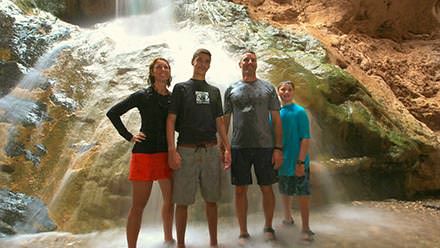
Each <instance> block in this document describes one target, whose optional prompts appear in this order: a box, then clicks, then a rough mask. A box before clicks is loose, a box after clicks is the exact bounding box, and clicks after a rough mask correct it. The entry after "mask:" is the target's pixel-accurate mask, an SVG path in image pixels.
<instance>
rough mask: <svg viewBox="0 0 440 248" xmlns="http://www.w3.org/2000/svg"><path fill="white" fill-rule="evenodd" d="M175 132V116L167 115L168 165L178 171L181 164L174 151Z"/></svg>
mask: <svg viewBox="0 0 440 248" xmlns="http://www.w3.org/2000/svg"><path fill="white" fill-rule="evenodd" d="M175 130H176V115H175V114H171V113H170V114H168V117H167V143H168V165H169V166H170V168H171V169H173V170H176V169H179V168H180V164H181V158H180V155H179V154H178V153H177V151H176V144H175V142H174V140H175V137H174V132H175Z"/></svg>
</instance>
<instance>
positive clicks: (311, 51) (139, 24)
mask: <svg viewBox="0 0 440 248" xmlns="http://www.w3.org/2000/svg"><path fill="white" fill-rule="evenodd" d="M119 2H121V1H119ZM176 4H177V6H176V8H175V9H173V8H171V6H174V5H169V4H168V5H166V6H165V7H162V8H156V9H154V11H147V12H148V14H139V15H135V16H126V17H123V18H119V19H116V20H115V21H113V22H109V23H103V24H100V25H98V26H97V27H96V28H93V29H87V30H86V29H83V30H78V31H75V32H73V33H72V38H71V39H70V40H68V41H67V42H66V43H65V45H66V47H65V49H63V50H62V51H61V53H60V54H59V57H58V60H57V61H56V63H55V64H54V65H52V66H50V67H49V68H47V67H46V69H45V70H44V75H45V77H47V78H48V79H49V80H51V82H53V84H51V86H50V87H49V88H48V90H47V91H42V90H37V94H36V95H33V97H34V98H38V99H39V100H41V101H42V102H46V103H49V104H47V106H48V109H47V113H48V115H49V116H50V117H51V118H52V120H51V121H43V122H42V123H41V124H39V125H38V127H37V128H35V129H32V130H28V129H23V128H22V127H20V126H19V127H18V129H20V130H22V138H23V139H24V140H26V141H25V142H23V146H24V149H25V148H26V147H29V146H31V145H32V143H34V142H38V143H42V144H44V145H45V146H46V147H47V150H48V154H47V155H46V156H45V157H44V158H43V160H42V166H41V167H40V169H39V170H38V171H35V170H34V169H33V167H31V168H30V167H29V166H28V164H27V163H26V162H24V161H23V160H14V161H12V160H11V159H10V158H6V156H4V159H3V160H2V161H6V162H7V163H11V164H13V165H14V168H17V169H16V170H15V172H14V174H12V176H11V178H10V180H9V181H10V182H11V183H10V184H9V185H19V186H16V187H20V188H21V190H22V191H25V192H30V193H32V194H35V195H39V196H40V197H41V198H42V199H43V200H44V201H45V202H47V203H50V211H51V214H52V216H53V217H54V219H55V220H56V222H57V224H58V225H59V226H60V227H61V230H68V231H72V232H87V231H91V230H96V229H107V228H112V227H115V226H123V225H124V224H125V219H126V213H127V210H128V207H129V205H130V185H129V182H128V181H127V174H128V161H129V156H130V144H127V142H125V141H124V140H123V139H122V138H120V137H119V136H118V134H117V133H116V132H115V130H114V129H113V127H112V126H111V124H110V123H109V121H108V120H107V118H106V117H105V115H104V113H105V112H106V111H107V109H108V108H109V107H110V106H111V105H113V104H114V103H115V102H117V101H119V100H121V99H123V98H125V97H126V96H127V95H129V94H130V93H132V92H134V91H136V90H138V89H140V88H142V87H145V86H146V83H145V82H146V78H147V76H148V68H147V67H148V64H149V63H150V61H151V60H152V59H153V58H155V57H157V56H162V57H165V58H168V59H169V60H170V61H171V67H172V76H173V83H176V82H179V81H184V80H187V79H188V78H189V77H190V76H191V71H192V67H191V64H190V58H191V56H192V53H193V52H194V50H195V49H197V48H199V47H205V48H208V49H209V50H211V52H212V54H213V58H212V59H213V60H212V64H211V68H210V70H209V71H208V75H207V80H208V81H209V82H211V83H213V84H214V85H216V86H218V87H219V88H220V89H222V90H224V89H225V88H226V87H227V85H229V84H230V83H231V82H233V81H235V80H237V79H239V78H240V72H239V68H238V66H237V62H238V57H239V54H240V52H241V51H242V50H243V49H245V48H252V49H254V50H255V51H256V52H257V54H258V55H259V75H260V77H262V78H265V79H270V80H272V81H274V82H278V81H280V80H281V79H293V80H295V81H297V82H298V93H299V99H300V101H301V102H302V103H304V104H305V105H306V106H307V107H308V108H310V109H311V112H312V114H313V115H314V116H317V118H316V121H315V123H317V125H318V126H319V127H321V128H322V129H327V128H329V129H330V130H329V131H327V130H326V131H327V132H329V133H330V134H335V136H337V135H340V134H341V133H342V134H343V135H342V136H343V137H334V140H332V141H331V142H330V143H325V142H324V141H325V139H326V138H325V135H327V133H324V134H323V136H322V137H321V138H322V140H323V142H322V143H325V144H322V145H321V148H322V149H320V150H322V151H324V152H325V153H326V154H325V155H326V156H329V155H331V154H338V155H340V156H341V157H342V158H344V157H362V156H376V155H377V154H375V152H376V150H375V148H376V147H381V148H382V149H383V150H384V151H385V152H384V153H387V152H388V150H387V149H390V150H392V151H393V152H394V153H393V155H395V156H396V157H397V158H399V159H400V158H401V156H402V155H401V154H402V153H405V152H406V151H407V150H405V149H406V147H405V146H404V145H405V144H409V145H408V146H410V145H412V144H413V143H412V142H413V141H411V140H410V139H407V138H405V137H403V136H402V137H401V134H400V132H397V131H395V124H394V123H393V122H392V121H390V120H388V119H386V118H385V117H381V116H379V117H377V115H375V113H376V112H378V111H382V110H381V109H380V107H377V106H376V105H375V104H376V103H374V102H373V101H371V100H369V98H368V94H366V92H365V91H364V90H363V89H362V88H361V87H359V85H357V82H355V80H353V79H352V78H351V77H350V76H349V75H347V74H346V73H345V72H343V71H341V70H340V69H338V68H336V67H334V66H332V65H330V64H328V63H327V59H326V53H325V50H324V49H323V48H322V47H321V46H320V44H319V42H317V41H316V40H314V39H313V38H311V37H309V36H307V35H303V34H292V33H288V32H284V31H281V30H277V29H275V28H273V27H270V26H267V25H264V24H260V23H254V22H252V21H251V20H250V19H249V18H248V16H247V14H246V11H245V9H244V8H243V7H241V6H238V5H233V4H231V3H228V2H226V1H181V2H179V3H176ZM167 11H170V12H167ZM170 16H174V18H175V22H170V23H169V24H167V25H166V26H165V27H164V26H161V27H160V28H159V29H158V28H157V25H156V24H158V23H162V20H164V19H165V20H173V18H170ZM153 23H154V24H155V25H152V24H153ZM329 85H330V86H329ZM60 93H62V94H63V97H67V98H68V99H72V100H74V101H75V102H76V103H77V104H76V106H77V107H76V108H74V109H71V110H69V109H68V108H64V107H63V106H62V104H60V105H55V104H56V103H57V100H54V99H55V98H51V96H54V95H56V94H60ZM312 96H313V100H312V99H311V97H312ZM63 97H61V98H63ZM7 102H9V100H8V101H7ZM67 102H69V101H67ZM329 102H330V103H329ZM52 103H53V104H52ZM6 105H7V103H6ZM347 109H351V110H352V111H351V113H354V114H352V115H350V116H349V117H350V118H347V112H346V110H347ZM358 113H362V115H361V116H359V114H358ZM371 113H373V114H371ZM381 113H382V112H381ZM362 118H364V119H366V120H367V121H366V122H360V120H363V119H362ZM380 118H383V119H385V120H384V121H382V120H380ZM353 120H355V121H353ZM124 121H125V123H127V125H128V126H129V129H130V130H131V131H132V132H135V131H136V130H137V129H138V125H139V118H138V114H137V113H136V111H131V112H130V113H127V114H126V115H125V116H124ZM343 121H346V122H343ZM381 121H382V122H381ZM333 122H335V123H336V124H332V123H333ZM346 123H348V124H346ZM382 123H385V125H383V124H382ZM338 124H340V126H341V127H334V126H337V125H338ZM326 125H327V126H326ZM344 125H345V126H344ZM329 126H330V127H329ZM6 127H8V128H9V127H10V125H9V124H8V125H7V126H6ZM359 127H360V128H362V131H363V132H365V133H361V134H359V133H356V132H354V133H353V130H357V128H359ZM343 128H346V129H343ZM387 128H388V129H387ZM376 129H380V130H379V131H377V130H376ZM375 130H376V131H375ZM390 130H391V131H392V132H394V133H393V135H395V136H393V137H392V138H395V139H398V140H399V142H401V143H399V144H395V143H393V140H392V139H391V138H387V137H388V136H387V135H389V133H390V132H391V131H390ZM380 135H382V136H384V138H382V139H379V138H377V139H373V140H372V142H371V144H358V145H359V146H360V148H359V149H356V147H351V146H352V144H353V143H356V142H357V143H359V142H358V140H355V139H354V138H358V137H364V136H371V137H373V138H374V137H377V136H380ZM396 137H397V138H396ZM340 140H342V141H343V142H339V141H340ZM390 140H391V141H390ZM350 142H351V143H350ZM405 142H406V143H405ZM335 143H341V144H338V145H341V147H337V148H334V149H330V148H329V147H330V146H332V148H333V146H335ZM402 143H403V145H401V144H402ZM78 147H83V148H84V147H85V148H84V149H85V151H84V150H83V149H78ZM390 147H391V148H390ZM346 148H347V149H346ZM383 156H385V157H386V155H383ZM324 157H325V156H324ZM316 158H319V156H318V155H316ZM367 160H368V159H367ZM338 161H339V162H341V163H342V164H350V161H345V160H338ZM356 161H358V160H356ZM359 161H361V162H362V161H364V160H362V159H360V160H359ZM391 162H393V161H391ZM391 162H390V159H389V158H384V159H383V160H381V163H384V164H386V163H389V164H388V166H389V165H390V164H391ZM14 163H15V164H14ZM405 166H406V165H405ZM321 167H322V168H325V167H324V166H321ZM352 168H358V167H357V166H356V165H353V167H352ZM404 169H405V168H403V169H402V170H404ZM386 183H387V182H385V186H386ZM225 184H227V185H229V182H225ZM7 186H8V185H7ZM324 187H325V186H324ZM394 188H399V190H404V187H394ZM402 188H403V189H402ZM336 190H338V189H336ZM369 190H370V189H369ZM367 192H368V190H367ZM372 193H374V192H372ZM381 193H384V195H387V194H388V195H389V193H388V192H381ZM153 195H154V196H155V197H153V199H155V201H156V202H154V200H153V199H152V200H153V201H151V202H150V204H149V206H148V207H147V209H146V213H148V214H146V216H145V217H146V218H145V219H146V222H148V223H151V222H157V221H158V219H159V218H158V214H151V213H157V211H156V210H157V209H158V207H159V202H160V198H159V197H158V194H157V189H156V194H153ZM257 195H258V192H255V193H254V194H251V198H252V199H253V200H257V199H258V198H257ZM227 200H230V198H229V199H227ZM256 202H258V201H255V202H254V201H252V204H251V205H250V210H251V212H256V211H259V210H260V206H259V203H256ZM202 207H203V205H202V204H197V205H195V206H193V207H192V208H191V211H192V212H191V214H192V216H191V218H192V220H194V221H196V220H202V219H203V214H202V213H203V211H202ZM231 209H232V208H231V206H230V204H221V206H220V213H221V215H222V216H228V215H229V216H230V215H232V213H231ZM255 228H257V227H255Z"/></svg>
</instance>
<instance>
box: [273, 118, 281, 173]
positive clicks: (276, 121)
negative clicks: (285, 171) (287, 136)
mask: <svg viewBox="0 0 440 248" xmlns="http://www.w3.org/2000/svg"><path fill="white" fill-rule="evenodd" d="M271 115H272V124H273V129H274V132H275V147H280V148H282V147H283V129H282V128H283V127H282V124H281V117H280V112H279V111H278V110H274V111H271ZM272 163H273V164H274V167H275V169H276V170H278V169H279V168H280V167H281V165H282V164H283V151H282V150H280V149H274V151H273V155H272Z"/></svg>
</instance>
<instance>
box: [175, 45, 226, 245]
mask: <svg viewBox="0 0 440 248" xmlns="http://www.w3.org/2000/svg"><path fill="white" fill-rule="evenodd" d="M191 64H192V65H193V67H194V70H193V76H192V78H191V79H190V80H188V81H186V82H183V83H179V84H176V85H175V86H174V89H173V94H172V97H171V104H170V107H169V114H168V118H167V141H168V163H169V166H170V167H171V169H173V170H174V175H173V180H174V182H173V183H174V185H173V202H174V203H175V204H176V231H177V246H178V247H179V248H182V247H185V230H186V223H187V212H188V205H191V204H193V203H194V201H195V195H196V191H197V187H198V185H200V188H201V192H202V196H203V198H204V200H205V203H206V215H207V219H208V228H209V235H210V245H211V247H217V204H216V202H218V201H219V200H220V177H221V162H220V159H219V158H220V154H219V149H218V147H217V137H216V133H217V132H218V134H219V136H220V139H221V142H222V147H225V148H226V149H225V151H224V154H223V158H224V161H223V162H224V168H225V169H228V168H229V167H230V164H231V155H230V147H229V142H228V140H227V136H226V129H225V126H224V121H223V108H222V104H221V95H220V91H219V89H218V88H216V87H214V86H212V85H209V84H208V83H207V82H206V81H205V75H206V72H207V71H208V69H209V67H210V64H211V53H210V52H209V51H208V50H206V49H198V50H197V51H196V52H195V53H194V55H193V58H192V60H191ZM175 130H176V131H177V132H179V137H178V141H177V149H176V146H175V144H174V131H175Z"/></svg>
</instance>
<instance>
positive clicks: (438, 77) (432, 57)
mask: <svg viewBox="0 0 440 248" xmlns="http://www.w3.org/2000/svg"><path fill="white" fill-rule="evenodd" d="M234 2H237V3H241V4H247V5H248V6H249V8H250V14H251V16H253V17H254V18H256V19H259V20H263V21H267V22H270V23H273V24H275V25H277V26H283V25H284V26H287V28H293V29H296V30H298V29H299V30H301V29H305V30H307V32H310V33H311V34H312V35H315V36H316V37H317V38H318V39H320V41H321V42H323V44H324V45H325V46H326V48H327V49H328V51H329V56H330V58H331V59H332V60H333V62H334V63H335V64H338V65H340V66H342V67H343V68H344V69H345V68H346V69H347V71H348V72H350V73H351V74H352V75H354V76H355V77H356V78H357V79H358V80H359V81H361V82H362V83H363V84H364V85H365V86H366V87H367V89H368V90H369V91H370V92H371V93H372V94H373V96H374V97H375V98H378V99H380V101H381V102H384V103H385V104H386V105H391V106H393V108H394V109H395V111H396V112H402V110H398V108H404V109H405V112H407V111H408V112H409V113H410V114H411V115H412V116H413V117H415V118H416V119H417V120H419V121H420V122H422V123H424V124H425V125H427V126H428V127H429V128H430V129H431V130H433V131H434V132H439V133H440V104H439V102H440V86H439V85H440V84H439V82H440V59H439V58H440V49H439V47H440V39H439V37H440V29H439V27H440V21H439V19H440V18H439V6H440V3H439V2H440V1H438V0H429V1H423V2H417V1H410V0H405V1H398V0H387V1H382V0H380V1H379V0H374V1H371V0H368V1H367V0H364V1H349V0H331V1H322V0H312V1H288V3H283V4H279V3H277V2H278V1H264V4H261V5H259V6H254V5H253V4H252V1H246V0H242V1H240V0H236V1H234ZM296 13H299V15H297V14H296ZM414 20H417V21H414ZM347 67H348V68H347ZM384 92H386V93H384ZM406 118H411V117H406Z"/></svg>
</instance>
